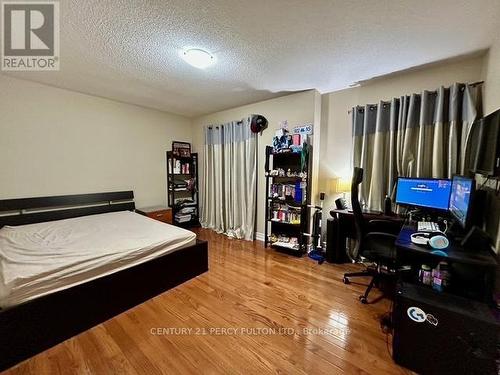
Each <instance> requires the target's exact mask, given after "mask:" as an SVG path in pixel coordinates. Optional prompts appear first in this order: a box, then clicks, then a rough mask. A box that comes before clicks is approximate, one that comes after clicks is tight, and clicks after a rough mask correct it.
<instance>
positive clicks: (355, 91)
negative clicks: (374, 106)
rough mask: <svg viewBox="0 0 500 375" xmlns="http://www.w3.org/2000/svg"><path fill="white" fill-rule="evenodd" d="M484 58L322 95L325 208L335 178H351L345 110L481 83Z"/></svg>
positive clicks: (331, 197) (348, 124) (348, 121)
mask: <svg viewBox="0 0 500 375" xmlns="http://www.w3.org/2000/svg"><path fill="white" fill-rule="evenodd" d="M483 60H484V56H477V57H472V58H467V59H463V60H460V61H456V62H450V63H445V64H439V65H431V66H428V67H426V68H423V69H419V70H413V71H407V72H404V73H396V74H393V75H390V76H386V77H383V78H377V79H374V80H372V81H369V82H366V83H364V84H363V85H362V86H360V87H355V88H351V89H347V90H342V91H337V92H333V93H330V94H325V95H323V98H322V100H323V108H322V110H323V118H324V119H326V121H327V124H326V125H325V124H323V125H322V138H323V139H322V141H321V144H322V147H321V151H320V154H321V159H320V183H319V186H320V190H323V191H325V192H326V193H327V197H328V198H327V201H326V202H325V207H331V206H333V205H334V202H333V201H334V200H335V198H337V197H338V195H337V194H335V193H334V192H333V191H331V184H330V183H329V181H331V179H332V178H335V177H346V178H350V176H351V172H352V171H351V158H352V141H351V117H350V115H349V114H348V110H349V109H351V108H352V107H354V106H356V105H364V104H368V103H378V102H379V101H380V100H389V99H392V98H393V97H398V96H401V95H405V94H411V93H414V92H421V91H423V90H426V89H427V90H433V89H436V88H437V87H439V86H441V85H444V86H447V85H451V84H452V83H455V82H475V81H480V80H481V79H482V70H483ZM325 211H327V210H325Z"/></svg>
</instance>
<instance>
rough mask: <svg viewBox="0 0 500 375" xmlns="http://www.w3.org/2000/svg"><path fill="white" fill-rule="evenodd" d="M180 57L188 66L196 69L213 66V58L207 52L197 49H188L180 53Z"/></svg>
mask: <svg viewBox="0 0 500 375" xmlns="http://www.w3.org/2000/svg"><path fill="white" fill-rule="evenodd" d="M181 57H182V58H183V59H184V61H185V62H187V63H188V64H189V65H192V66H194V67H195V68H198V69H205V68H208V67H209V66H211V65H213V64H215V57H214V56H213V55H212V54H210V53H209V52H207V51H204V50H202V49H199V48H190V49H187V50H184V51H182V53H181Z"/></svg>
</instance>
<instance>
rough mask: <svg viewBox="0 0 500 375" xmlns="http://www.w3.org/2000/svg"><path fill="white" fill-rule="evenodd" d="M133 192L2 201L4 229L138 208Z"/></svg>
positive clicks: (1, 222) (1, 223) (0, 211)
mask: <svg viewBox="0 0 500 375" xmlns="http://www.w3.org/2000/svg"><path fill="white" fill-rule="evenodd" d="M133 200H134V192H133V191H115V192H110V193H93V194H76V195H59V196H53V197H37V198H19V199H5V200H0V215H6V216H0V228H1V227H3V226H4V225H24V224H33V223H40V222H43V221H54V220H61V219H69V218H72V217H79V216H87V215H94V214H102V213H106V212H117V211H132V210H134V209H135V204H134V201H133Z"/></svg>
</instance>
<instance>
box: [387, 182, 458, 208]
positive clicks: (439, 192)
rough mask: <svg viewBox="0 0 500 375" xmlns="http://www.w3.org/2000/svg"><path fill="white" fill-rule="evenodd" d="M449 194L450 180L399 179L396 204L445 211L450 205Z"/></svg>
mask: <svg viewBox="0 0 500 375" xmlns="http://www.w3.org/2000/svg"><path fill="white" fill-rule="evenodd" d="M450 194H451V181H450V180H447V179H431V178H407V177H399V178H398V186H397V188H396V203H397V204H401V205H405V206H414V207H422V208H429V209H435V210H441V211H446V210H448V206H449V203H450Z"/></svg>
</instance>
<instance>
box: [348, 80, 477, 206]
mask: <svg viewBox="0 0 500 375" xmlns="http://www.w3.org/2000/svg"><path fill="white" fill-rule="evenodd" d="M481 90H482V84H481V83H478V84H473V85H469V84H460V83H456V84H454V85H453V86H451V87H448V88H445V87H440V88H439V89H437V90H436V91H424V92H422V93H421V94H412V95H410V96H402V97H400V98H394V99H392V100H391V101H388V102H384V101H381V102H380V103H379V104H378V105H377V104H368V105H365V106H358V107H355V108H353V109H352V112H351V114H352V131H353V164H354V166H356V167H361V168H363V170H364V176H363V184H362V185H361V193H360V199H361V200H362V202H363V203H364V205H365V207H366V208H369V209H372V210H382V208H383V202H384V199H385V197H386V195H389V196H391V197H392V198H394V193H395V189H394V187H395V183H396V181H397V177H398V176H407V177H432V178H451V177H452V176H453V175H454V174H467V173H468V172H469V166H470V159H471V153H472V152H473V150H472V148H473V145H471V144H470V142H469V141H470V134H471V128H472V126H473V123H474V121H475V120H476V118H478V117H479V116H480V115H481V106H482V103H481Z"/></svg>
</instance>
